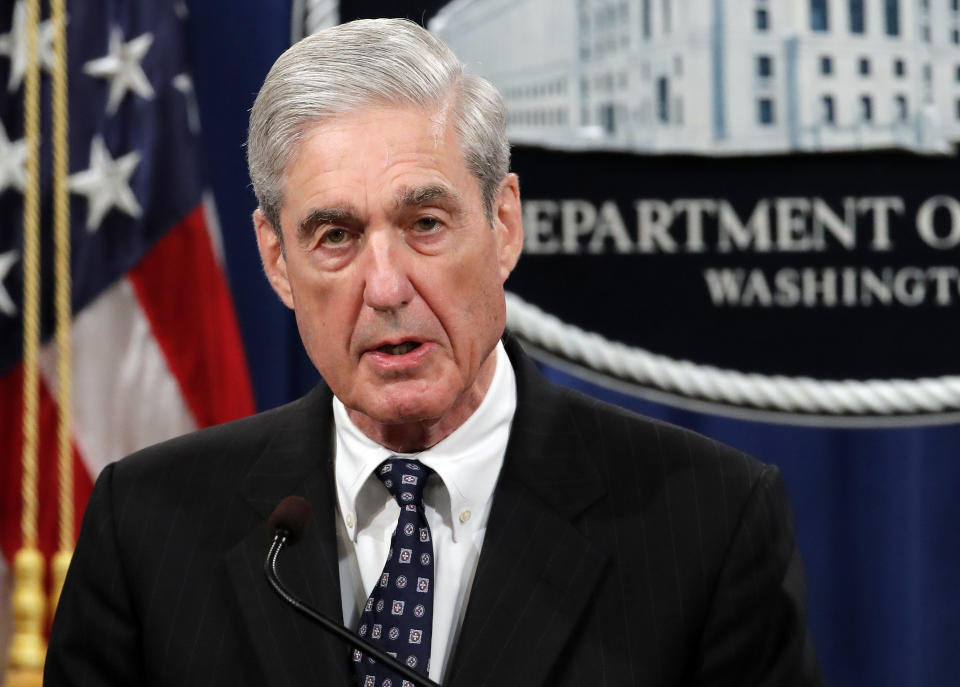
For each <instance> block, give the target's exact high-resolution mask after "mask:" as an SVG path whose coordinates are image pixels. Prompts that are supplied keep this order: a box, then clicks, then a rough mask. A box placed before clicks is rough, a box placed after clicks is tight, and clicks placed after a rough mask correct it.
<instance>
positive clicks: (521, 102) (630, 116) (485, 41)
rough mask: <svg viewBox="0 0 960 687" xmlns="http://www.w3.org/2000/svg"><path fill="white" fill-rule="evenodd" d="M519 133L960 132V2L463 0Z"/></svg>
mask: <svg viewBox="0 0 960 687" xmlns="http://www.w3.org/2000/svg"><path fill="white" fill-rule="evenodd" d="M430 29H431V30H432V31H433V32H434V33H435V34H437V35H438V36H439V37H440V38H441V39H442V40H444V41H445V42H447V43H448V44H449V45H450V46H451V47H452V48H453V50H454V52H456V53H457V55H458V56H459V57H460V59H461V60H462V61H463V62H464V63H465V64H466V65H467V66H468V69H470V70H471V71H473V72H474V73H478V74H480V75H482V76H485V77H486V78H488V79H490V80H491V81H492V82H493V83H494V84H495V85H496V86H497V87H498V88H499V89H500V91H501V92H502V93H503V94H504V97H505V98H506V101H507V107H508V112H509V122H508V131H509V134H510V138H511V140H512V141H514V142H516V143H526V144H534V145H545V146H550V147H559V148H567V149H584V148H590V149H612V150H629V151H634V152H642V153H657V152H665V153H666V152H670V153H700V154H721V155H722V154H741V153H782V152H789V151H810V152H815V151H837V150H861V149H876V148H904V149H910V150H915V151H919V152H940V153H948V152H952V151H953V145H954V142H956V141H960V0H453V1H452V2H450V3H449V4H448V5H446V6H445V7H444V8H443V9H441V10H440V12H439V13H438V14H437V15H436V16H435V17H434V19H433V20H432V21H431V22H430Z"/></svg>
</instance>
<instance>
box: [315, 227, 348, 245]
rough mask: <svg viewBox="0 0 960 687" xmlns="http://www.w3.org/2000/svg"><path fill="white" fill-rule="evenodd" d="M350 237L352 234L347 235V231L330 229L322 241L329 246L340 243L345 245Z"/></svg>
mask: <svg viewBox="0 0 960 687" xmlns="http://www.w3.org/2000/svg"><path fill="white" fill-rule="evenodd" d="M349 237H350V234H348V233H347V230H346V229H330V230H328V231H326V232H324V234H323V237H322V238H321V239H320V240H321V241H322V242H323V243H326V244H329V245H337V244H338V243H343V242H344V241H346V240H347V239H348V238H349Z"/></svg>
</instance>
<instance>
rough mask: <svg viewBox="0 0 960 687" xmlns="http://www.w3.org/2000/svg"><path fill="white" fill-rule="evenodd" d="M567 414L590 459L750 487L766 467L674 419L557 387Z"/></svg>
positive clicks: (767, 467) (746, 488)
mask: <svg viewBox="0 0 960 687" xmlns="http://www.w3.org/2000/svg"><path fill="white" fill-rule="evenodd" d="M561 393H562V394H563V396H564V398H565V400H566V402H567V403H568V404H569V407H570V409H571V417H572V418H574V421H575V422H577V423H578V425H579V428H580V431H581V432H582V433H583V434H584V435H586V436H587V442H586V444H587V446H588V447H590V448H588V450H590V451H591V453H593V454H594V460H598V461H613V462H615V463H619V464H623V461H625V460H629V461H631V462H632V463H633V464H634V465H636V466H638V469H641V470H646V471H649V472H653V473H659V475H661V476H670V475H677V474H686V473H698V474H704V475H711V476H714V475H715V476H717V477H718V478H720V479H723V480H724V481H726V482H729V483H731V484H734V485H742V487H743V488H744V489H745V491H750V490H751V489H752V488H753V486H754V484H755V482H756V481H757V480H758V479H759V478H760V477H761V476H762V475H763V473H764V472H766V471H768V470H775V468H772V467H771V466H768V465H766V464H764V463H762V462H761V461H759V460H757V459H756V458H754V457H753V456H750V455H748V454H746V453H744V452H743V451H740V450H739V449H736V448H734V447H732V446H729V445H727V444H724V443H723V442H720V441H717V440H716V439H712V438H710V437H707V436H704V435H703V434H700V433H698V432H695V431H693V430H690V429H686V428H684V427H680V426H678V425H674V424H671V423H669V422H666V421H663V420H658V419H655V418H651V417H647V416H645V415H641V414H639V413H636V412H634V411H631V410H627V409H625V408H622V407H620V406H616V405H613V404H611V403H607V402H605V401H601V400H599V399H596V398H592V397H590V396H586V395H585V394H582V393H580V392H578V391H574V390H572V389H563V390H562V392H561Z"/></svg>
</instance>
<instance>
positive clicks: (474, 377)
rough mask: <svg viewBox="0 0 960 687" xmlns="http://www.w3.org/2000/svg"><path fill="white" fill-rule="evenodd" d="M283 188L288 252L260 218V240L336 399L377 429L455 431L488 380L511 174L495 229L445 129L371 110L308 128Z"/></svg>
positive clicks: (515, 236)
mask: <svg viewBox="0 0 960 687" xmlns="http://www.w3.org/2000/svg"><path fill="white" fill-rule="evenodd" d="M284 190H285V193H284V204H283V208H282V210H281V226H282V230H283V240H284V246H285V255H284V254H282V253H281V251H280V245H279V242H278V241H277V240H276V237H275V236H274V235H273V232H272V229H271V228H270V227H269V225H267V223H266V222H265V220H264V219H263V217H262V215H261V214H260V213H259V211H258V212H257V213H256V214H255V215H254V220H255V224H256V226H257V239H258V244H259V247H260V251H261V256H262V258H263V262H264V267H265V269H266V272H267V276H268V278H269V279H270V282H271V284H272V285H273V287H274V289H275V290H276V291H277V293H278V294H279V295H280V297H281V299H282V300H283V301H284V303H286V305H287V306H288V307H291V308H293V309H294V311H295V313H296V318H297V325H298V327H299V330H300V336H301V338H302V339H303V343H304V346H305V347H306V350H307V354H308V355H309V356H310V359H311V360H312V361H313V364H314V365H316V367H317V369H318V370H319V371H320V373H321V374H322V375H323V377H324V379H325V380H326V382H327V383H328V384H329V385H330V388H331V389H332V390H333V392H334V393H335V394H336V395H337V397H338V398H339V399H340V400H341V401H342V402H343V403H344V405H345V406H347V408H349V409H351V410H352V411H353V413H354V414H356V413H359V414H360V416H361V419H362V420H367V419H368V420H370V421H372V422H373V423H376V424H377V425H400V424H409V423H435V422H438V421H442V420H444V419H449V418H453V417H456V418H457V420H456V423H455V424H457V425H459V424H460V423H462V421H463V420H464V419H466V417H467V416H469V413H470V412H472V410H473V408H475V407H476V404H478V403H479V400H480V399H481V398H482V397H483V394H484V393H485V391H486V385H487V384H489V374H491V373H492V369H493V357H492V355H491V352H492V351H493V349H494V346H495V345H496V343H497V340H498V339H499V337H500V335H501V334H502V332H503V327H504V318H505V308H504V297H503V282H504V281H505V280H506V278H507V276H508V275H509V274H510V271H511V270H512V269H513V266H514V265H515V264H516V261H517V258H518V256H519V253H520V249H521V246H522V227H521V221H520V203H519V195H518V189H517V181H516V177H515V176H514V175H512V174H511V175H508V176H507V177H506V179H505V180H504V182H503V185H502V186H501V188H500V191H499V192H498V194H497V196H496V198H495V202H494V211H493V223H492V226H491V223H490V222H489V221H488V219H487V217H486V215H485V214H484V210H483V203H482V200H481V194H480V189H479V185H478V183H477V181H476V179H475V178H474V177H473V176H472V175H471V174H470V172H469V171H468V170H467V167H466V165H465V163H464V160H463V156H462V154H461V151H460V145H459V140H458V138H457V135H456V133H455V131H454V130H453V129H452V127H450V126H448V124H447V122H445V121H444V120H443V119H442V118H441V117H440V116H439V115H434V114H432V113H429V112H424V111H421V110H419V109H413V108H410V109H406V108H402V107H401V108H396V107H394V108H382V109H381V108H376V109H369V110H363V111H360V112H357V113H351V114H349V115H345V116H343V117H341V118H338V119H335V120H332V121H329V122H324V123H323V124H321V125H319V126H317V127H316V128H314V129H313V130H310V131H308V132H307V134H306V135H305V136H304V138H303V141H302V143H301V144H300V148H299V151H298V155H297V156H296V157H295V158H294V160H293V161H292V162H291V164H290V166H289V167H288V169H287V175H286V186H285V189H284ZM464 412H465V414H464ZM460 416H462V417H460ZM361 428H363V425H362V424H361ZM451 431H452V429H451Z"/></svg>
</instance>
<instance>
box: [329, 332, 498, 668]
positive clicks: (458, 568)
mask: <svg viewBox="0 0 960 687" xmlns="http://www.w3.org/2000/svg"><path fill="white" fill-rule="evenodd" d="M496 356H497V357H496V369H495V370H494V374H493V380H492V381H491V383H490V388H489V389H487V393H486V395H485V396H484V398H483V401H482V402H481V403H480V406H479V407H478V408H477V409H476V410H475V411H474V412H473V414H472V415H471V416H470V417H469V418H467V421H466V422H464V423H463V424H462V425H460V427H458V428H457V429H456V430H455V431H454V432H453V433H452V434H450V436H448V437H447V438H445V439H444V440H443V441H441V442H439V443H438V444H436V445H435V446H432V447H430V448H428V449H427V450H425V451H421V452H420V453H414V454H406V453H396V452H394V451H391V450H390V449H387V448H385V447H383V446H381V445H380V444H377V443H376V442H374V441H373V440H372V439H370V438H369V437H367V436H366V435H365V434H363V432H361V431H360V430H359V429H358V428H357V426H356V425H355V424H354V423H353V422H352V421H351V420H350V418H349V416H348V415H347V410H346V408H345V407H344V406H343V404H342V403H341V402H340V401H339V400H338V399H337V398H336V397H334V399H333V418H334V423H335V425H336V449H335V452H336V453H335V455H336V458H335V472H336V481H337V505H338V507H339V517H338V518H337V549H338V553H339V559H340V590H341V594H342V600H343V621H344V624H345V625H346V626H347V627H349V628H355V627H356V626H357V622H358V620H359V618H360V612H361V610H360V609H361V608H362V606H363V604H364V603H365V602H366V599H367V597H368V596H369V595H370V592H371V590H372V589H373V586H374V584H376V582H377V581H378V580H379V578H380V573H381V572H382V571H383V565H384V563H385V561H386V560H387V551H388V549H389V548H390V538H391V535H392V534H393V529H394V527H395V526H396V524H397V518H398V517H399V515H400V507H399V506H398V505H397V503H396V501H395V500H394V499H393V498H392V497H391V496H390V494H389V492H388V491H387V489H386V487H384V486H383V484H381V483H380V481H379V480H378V479H377V477H376V476H375V475H374V474H373V471H374V469H375V468H376V467H377V466H378V465H379V464H380V463H382V462H383V461H384V460H386V459H387V458H389V457H391V456H402V457H409V458H415V459H416V460H419V461H420V462H421V463H423V464H424V465H426V466H427V467H429V468H431V469H432V470H433V471H434V472H435V473H436V475H435V476H433V477H431V478H430V481H429V482H427V486H426V489H425V490H424V498H423V500H424V506H425V510H426V516H427V523H428V524H429V525H430V532H431V536H432V539H433V556H434V566H435V567H434V575H435V578H436V579H435V580H434V594H433V637H432V643H431V649H430V671H429V673H430V678H431V679H432V680H434V681H436V682H440V681H441V680H442V679H443V676H444V674H445V670H446V668H447V662H448V659H449V657H450V654H451V652H452V649H453V647H454V645H455V643H456V639H457V635H458V634H459V631H460V625H461V623H462V621H463V614H464V613H465V611H466V608H467V599H468V598H469V596H470V588H471V586H472V585H473V575H474V572H475V571H476V569H477V560H478V559H479V557H480V548H481V546H482V545H483V537H484V534H485V533H486V529H487V517H488V516H489V513H490V505H491V502H492V501H493V490H494V487H495V486H496V483H497V477H498V476H499V475H500V468H501V466H502V465H503V457H504V454H505V453H506V450H507V440H508V438H509V435H510V424H511V422H512V421H513V413H514V410H515V409H516V406H517V386H516V377H515V376H514V372H513V367H512V366H511V364H510V360H509V358H507V352H506V351H505V350H504V348H503V344H502V343H498V344H497V348H496ZM438 478H439V479H438Z"/></svg>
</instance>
